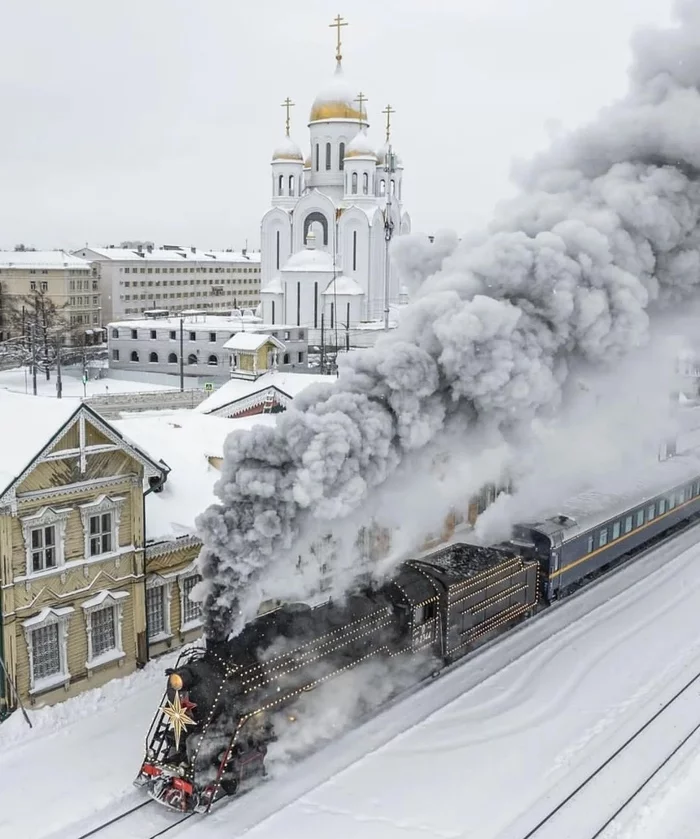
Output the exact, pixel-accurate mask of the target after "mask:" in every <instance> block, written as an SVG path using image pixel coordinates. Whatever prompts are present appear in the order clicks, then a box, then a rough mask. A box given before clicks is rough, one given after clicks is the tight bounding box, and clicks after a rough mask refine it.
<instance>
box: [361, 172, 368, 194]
mask: <svg viewBox="0 0 700 839" xmlns="http://www.w3.org/2000/svg"><path fill="white" fill-rule="evenodd" d="M362 194H363V195H369V174H368V173H367V172H365V173H364V174H363V175H362Z"/></svg>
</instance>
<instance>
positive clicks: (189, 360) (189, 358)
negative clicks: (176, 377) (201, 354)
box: [187, 353, 197, 364]
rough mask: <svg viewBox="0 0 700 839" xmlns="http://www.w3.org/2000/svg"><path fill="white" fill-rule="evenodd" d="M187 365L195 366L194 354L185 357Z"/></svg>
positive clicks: (195, 357)
mask: <svg viewBox="0 0 700 839" xmlns="http://www.w3.org/2000/svg"><path fill="white" fill-rule="evenodd" d="M187 363H188V364H197V356H196V355H195V354H194V353H190V354H189V355H188V356H187Z"/></svg>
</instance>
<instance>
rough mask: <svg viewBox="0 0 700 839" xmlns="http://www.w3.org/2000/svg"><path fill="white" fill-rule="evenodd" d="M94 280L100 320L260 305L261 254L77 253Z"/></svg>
mask: <svg viewBox="0 0 700 839" xmlns="http://www.w3.org/2000/svg"><path fill="white" fill-rule="evenodd" d="M75 254H76V256H79V257H80V258H82V259H87V260H89V261H90V262H91V263H92V264H93V265H94V266H95V268H96V270H97V274H98V277H99V287H100V294H101V298H102V304H101V305H102V308H103V312H104V321H105V322H109V321H116V320H124V319H128V318H130V317H132V318H133V317H138V316H139V315H143V313H144V312H147V311H149V310H151V309H169V310H174V311H179V310H182V309H200V310H205V311H206V310H209V311H212V310H230V309H235V308H255V307H256V306H257V305H258V304H259V303H260V254H259V253H248V252H247V251H242V252H237V251H205V250H200V249H198V248H180V247H175V246H164V247H162V248H154V247H151V246H147V247H143V246H141V247H135V248H111V247H110V248H89V247H85V248H81V249H80V250H78V251H75Z"/></svg>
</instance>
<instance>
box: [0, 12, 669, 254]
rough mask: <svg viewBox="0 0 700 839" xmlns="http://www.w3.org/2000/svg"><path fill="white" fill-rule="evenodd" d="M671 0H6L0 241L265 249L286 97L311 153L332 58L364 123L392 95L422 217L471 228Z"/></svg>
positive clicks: (417, 214)
mask: <svg viewBox="0 0 700 839" xmlns="http://www.w3.org/2000/svg"><path fill="white" fill-rule="evenodd" d="M670 5H671V0H587V2H586V3H574V2H571V0H481V2H474V0H472V2H462V0H382V2H376V0H353V3H351V4H349V5H347V6H346V7H345V8H343V7H342V2H341V3H340V5H339V0H333V1H332V2H331V1H330V0H303V2H302V3H294V4H290V3H288V2H285V3H281V2H279V0H258V2H257V3H250V2H247V3H241V2H237V1H236V0H233V2H232V0H146V2H143V0H119V2H115V0H101V1H100V2H95V0H61V2H56V0H22V1H21V2H18V0H15V2H11V3H7V4H6V5H5V8H4V9H3V35H4V37H3V49H2V51H0V114H1V115H2V116H1V120H2V124H1V127H0V247H2V248H8V247H12V246H14V245H15V244H17V243H19V242H23V243H25V244H29V245H34V246H35V247H60V246H63V247H78V246H82V245H83V244H85V243H86V242H89V243H90V244H92V245H99V244H109V243H112V244H116V243H118V242H119V241H121V240H123V239H137V238H138V239H150V240H153V241H155V242H157V243H177V244H181V245H188V244H196V245H198V246H201V247H215V246H217V247H218V246H221V247H242V246H243V245H244V244H245V240H246V238H247V239H248V245H249V247H251V248H257V247H258V245H259V230H260V217H261V215H262V213H263V212H264V211H265V210H266V209H267V207H268V206H269V192H270V182H271V181H270V174H269V161H270V156H271V152H272V149H273V148H274V146H275V145H276V143H277V142H278V140H279V139H280V137H281V136H282V134H283V130H284V112H283V109H282V108H281V107H280V103H281V102H282V101H283V99H284V98H285V97H286V96H291V97H292V99H293V100H294V101H295V102H296V103H297V106H296V108H295V109H294V111H293V123H292V136H293V137H294V139H295V140H296V141H297V142H298V143H299V144H300V145H301V146H302V149H303V150H304V151H306V149H307V147H308V130H307V128H306V120H307V117H308V111H309V108H310V105H311V102H312V100H313V98H314V96H315V94H316V92H317V90H318V89H319V87H320V86H321V85H322V84H323V83H324V81H325V80H326V79H327V78H328V77H329V76H330V75H331V73H332V71H333V68H334V58H333V56H334V32H333V31H332V30H331V29H329V28H328V24H329V23H330V22H331V20H332V18H333V17H334V16H335V15H336V14H337V13H338V12H340V13H341V14H343V15H344V16H345V17H346V18H347V19H348V21H349V23H350V26H348V27H346V28H345V29H344V30H343V37H344V46H343V55H344V62H343V65H344V69H345V75H346V78H347V79H348V81H350V82H351V83H353V84H354V85H355V86H356V87H357V89H358V91H359V90H360V89H362V91H363V92H364V93H365V94H366V95H367V96H368V97H369V103H368V106H367V108H368V113H369V117H370V121H371V128H370V135H371V136H372V138H373V139H374V140H375V141H376V143H377V145H380V144H381V142H382V138H383V131H382V125H381V123H382V121H383V117H381V114H380V113H379V112H380V111H381V110H382V109H383V108H384V107H385V105H386V103H387V102H391V104H392V105H393V107H394V108H395V109H396V111H397V113H396V115H395V117H394V131H393V135H392V136H393V140H394V143H395V147H396V149H397V151H398V152H399V154H401V156H402V157H403V159H404V164H405V167H406V169H405V174H404V180H405V183H404V197H405V203H406V208H407V209H408V211H409V212H410V213H411V215H412V217H413V223H414V230H422V231H426V232H434V231H435V230H436V229H438V228H440V227H450V228H454V229H457V230H458V231H459V232H463V231H464V230H465V229H466V228H468V227H470V226H473V225H474V224H477V223H479V222H480V221H484V220H487V219H488V217H489V215H490V212H491V208H492V207H493V205H494V203H495V202H497V201H498V200H500V199H502V198H504V197H507V196H508V194H509V193H510V185H509V180H508V179H509V170H510V165H511V162H512V160H513V158H515V157H529V156H530V155H531V154H532V152H533V151H535V150H536V149H538V148H540V147H542V146H543V145H545V143H546V141H547V136H548V130H551V129H552V128H553V127H556V126H562V125H563V126H567V127H568V126H573V125H576V124H579V123H581V122H584V121H586V120H587V119H589V118H590V117H591V116H593V115H594V114H595V112H596V111H597V110H598V109H599V108H600V107H601V106H603V105H605V104H607V103H608V102H609V101H610V100H611V99H614V98H616V97H618V96H619V95H620V94H621V93H622V92H623V91H624V89H625V85H626V70H627V66H628V64H629V59H630V51H629V39H630V35H631V33H632V32H633V31H634V30H635V29H636V28H638V27H639V26H643V25H648V24H658V23H665V22H667V20H668V18H669V16H670Z"/></svg>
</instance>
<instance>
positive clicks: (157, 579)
mask: <svg viewBox="0 0 700 839" xmlns="http://www.w3.org/2000/svg"><path fill="white" fill-rule="evenodd" d="M152 588H164V589H165V591H164V593H163V609H164V615H163V618H164V620H163V631H162V632H159V633H158V634H157V635H149V636H148V643H149V644H157V643H158V642H159V641H167V640H168V639H169V638H172V637H173V634H172V631H171V628H170V604H171V601H172V596H173V593H172V585H171V581H170V580H168V579H166V578H165V577H161V576H160V574H150V575H149V576H148V577H147V578H146V589H152ZM146 609H148V603H146Z"/></svg>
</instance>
